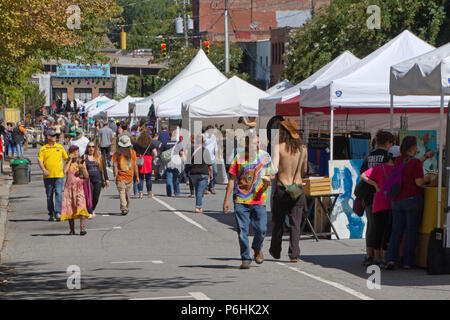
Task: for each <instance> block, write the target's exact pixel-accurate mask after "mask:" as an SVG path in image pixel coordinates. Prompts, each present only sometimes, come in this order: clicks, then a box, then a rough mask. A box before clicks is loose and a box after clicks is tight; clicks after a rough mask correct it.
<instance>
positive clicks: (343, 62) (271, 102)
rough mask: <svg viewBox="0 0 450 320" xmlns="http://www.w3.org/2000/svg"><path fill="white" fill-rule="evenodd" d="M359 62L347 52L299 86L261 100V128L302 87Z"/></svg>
mask: <svg viewBox="0 0 450 320" xmlns="http://www.w3.org/2000/svg"><path fill="white" fill-rule="evenodd" d="M358 61H360V59H358V58H357V57H355V56H354V55H353V54H352V53H351V52H350V51H345V52H344V53H342V54H341V55H340V56H338V57H337V58H336V59H334V60H333V61H331V62H329V63H328V64H326V65H325V66H324V67H322V68H321V69H319V70H318V71H317V72H315V73H314V74H313V75H311V76H310V77H308V78H307V79H305V80H303V81H302V82H300V83H298V84H297V85H295V86H293V87H291V88H288V89H286V90H283V91H281V92H277V93H275V94H272V95H271V96H270V97H267V98H264V99H260V100H259V111H258V114H259V117H258V121H259V127H260V128H262V127H263V123H267V121H268V120H269V119H270V118H272V117H273V116H275V115H276V104H277V103H278V102H282V101H286V100H289V99H291V98H294V97H296V96H298V95H299V90H300V88H301V87H308V86H312V85H314V84H315V83H319V82H321V81H324V80H326V79H329V78H331V77H333V76H335V75H336V74H339V73H340V72H342V70H345V69H347V68H348V67H350V66H352V65H354V64H355V63H356V62H358ZM266 92H267V91H266ZM301 116H302V114H301V113H300V117H301Z"/></svg>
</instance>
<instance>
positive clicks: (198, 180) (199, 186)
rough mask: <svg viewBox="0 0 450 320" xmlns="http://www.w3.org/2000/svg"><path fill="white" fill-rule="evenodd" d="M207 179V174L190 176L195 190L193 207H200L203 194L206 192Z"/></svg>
mask: <svg viewBox="0 0 450 320" xmlns="http://www.w3.org/2000/svg"><path fill="white" fill-rule="evenodd" d="M208 177H209V175H207V174H192V175H191V181H192V183H193V185H194V188H195V207H196V208H201V207H202V200H203V192H204V191H205V190H206V187H207V184H208Z"/></svg>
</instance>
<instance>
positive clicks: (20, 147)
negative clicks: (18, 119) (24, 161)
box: [16, 142, 23, 158]
mask: <svg viewBox="0 0 450 320" xmlns="http://www.w3.org/2000/svg"><path fill="white" fill-rule="evenodd" d="M16 146H17V157H19V158H22V157H23V142H20V143H18V144H17V145H16Z"/></svg>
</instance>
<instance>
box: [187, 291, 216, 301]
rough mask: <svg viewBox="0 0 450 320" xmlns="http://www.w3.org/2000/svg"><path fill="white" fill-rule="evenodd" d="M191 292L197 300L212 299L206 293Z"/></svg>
mask: <svg viewBox="0 0 450 320" xmlns="http://www.w3.org/2000/svg"><path fill="white" fill-rule="evenodd" d="M189 294H190V295H191V296H192V297H194V298H195V300H212V299H211V298H210V297H208V296H207V295H206V294H204V293H201V292H189Z"/></svg>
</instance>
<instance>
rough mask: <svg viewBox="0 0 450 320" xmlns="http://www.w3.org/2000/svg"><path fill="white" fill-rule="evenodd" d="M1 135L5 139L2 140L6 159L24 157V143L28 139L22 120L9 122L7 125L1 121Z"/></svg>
mask: <svg viewBox="0 0 450 320" xmlns="http://www.w3.org/2000/svg"><path fill="white" fill-rule="evenodd" d="M0 135H1V136H2V137H3V141H4V142H3V141H2V142H3V148H2V150H3V157H4V159H10V158H23V150H24V145H25V142H26V141H27V134H26V130H25V128H24V123H23V122H22V121H19V122H17V123H12V122H8V123H7V124H6V127H5V125H4V122H3V121H1V122H0Z"/></svg>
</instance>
